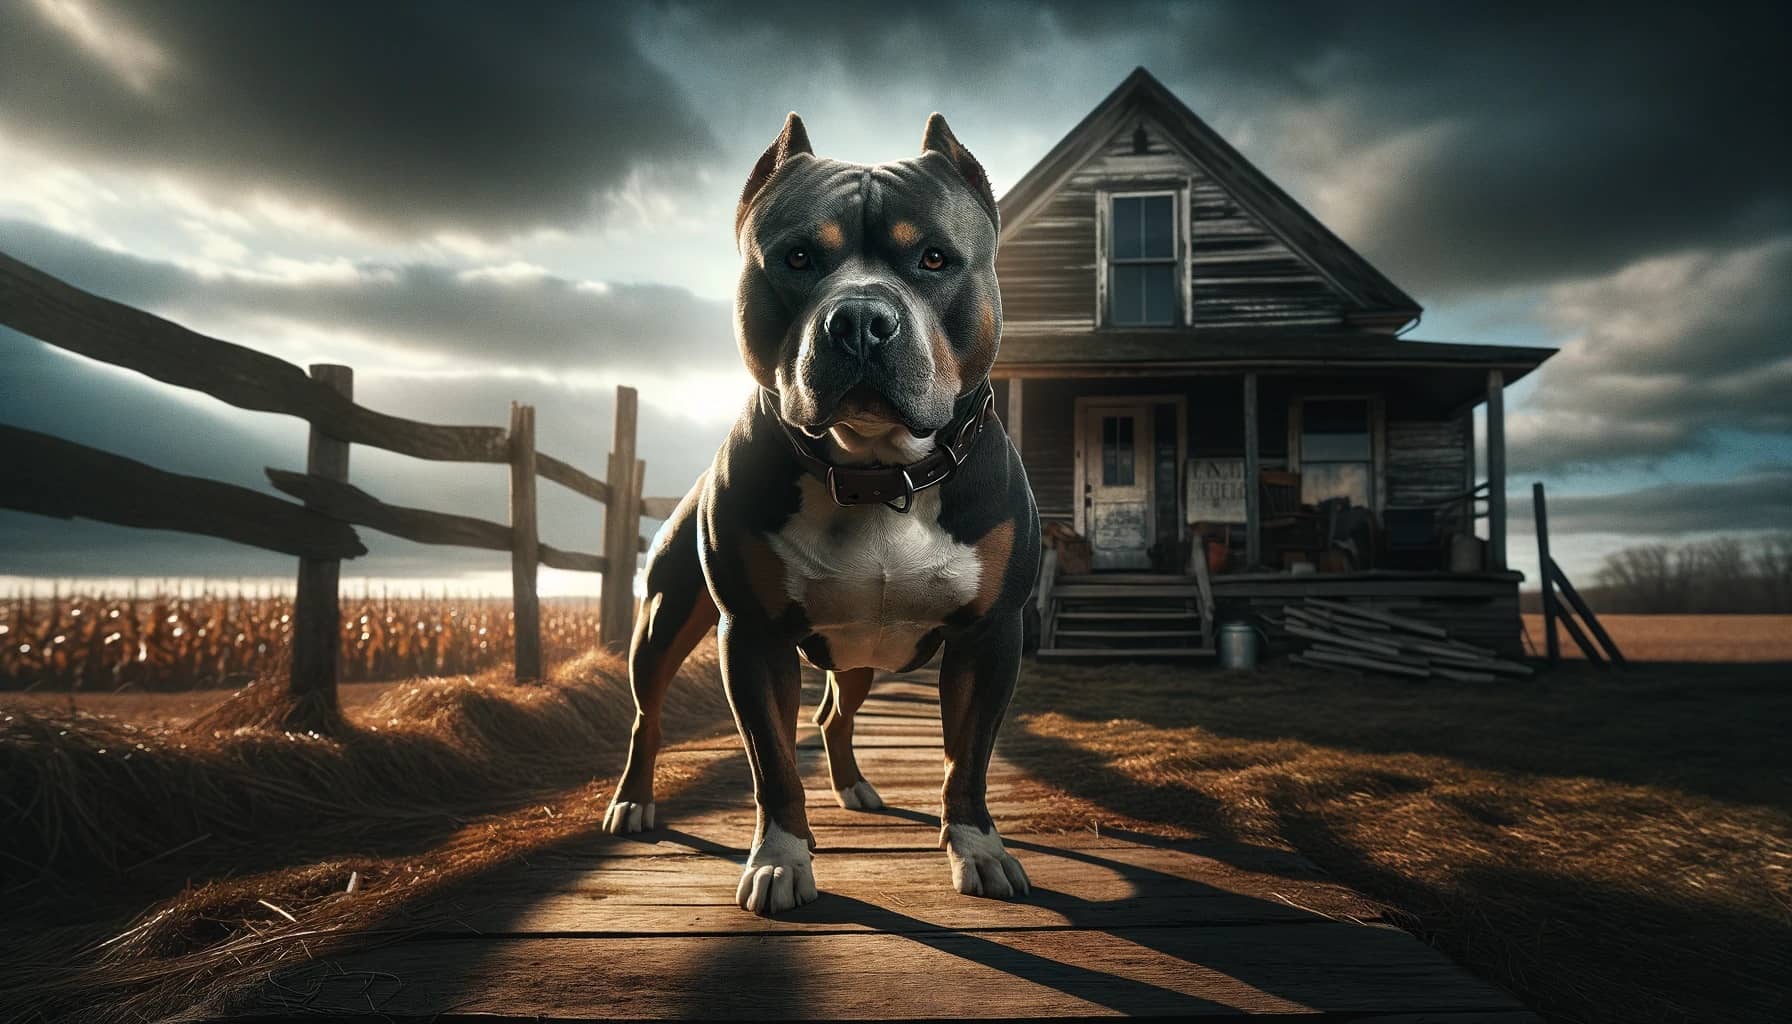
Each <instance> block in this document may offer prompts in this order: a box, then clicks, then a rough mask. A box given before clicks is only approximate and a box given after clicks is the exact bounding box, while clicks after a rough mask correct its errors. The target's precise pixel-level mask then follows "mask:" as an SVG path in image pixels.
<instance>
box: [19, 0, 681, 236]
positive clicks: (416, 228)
mask: <svg viewBox="0 0 1792 1024" xmlns="http://www.w3.org/2000/svg"><path fill="white" fill-rule="evenodd" d="M624 9H625V8H624V6H623V5H617V6H616V7H615V8H610V7H608V6H607V5H595V4H593V5H587V4H576V3H545V4H529V5H527V7H525V8H513V7H509V6H506V5H500V4H484V3H451V2H437V0H415V2H381V3H375V4H333V3H292V2H272V3H238V2H235V0H185V2H181V3H172V4H104V5H102V4H88V3H80V2H75V0H21V2H17V3H9V4H5V5H0V38H4V39H5V40H6V41H5V42H4V43H0V55H3V59H0V131H4V132H5V133H6V134H7V135H9V136H12V137H14V138H15V139H18V140H22V141H24V142H27V143H30V144H33V145H40V146H42V147H44V148H46V149H49V150H52V151H54V152H56V153H59V154H61V155H63V156H64V157H66V158H67V159H70V160H76V161H93V162H96V163H100V164H105V165H114V166H123V167H129V168H134V169H141V170H143V171H152V172H163V173H167V174H170V175H173V176H175V177H178V178H185V179H191V180H193V181H195V182H197V183H199V184H202V185H204V186H206V187H208V188H211V189H214V190H216V191H218V192H219V194H220V196H221V197H222V198H223V201H226V202H237V201H241V200H242V199H243V198H245V197H248V196H253V195H256V194H263V193H272V194H273V195H274V196H276V197H278V198H280V199H282V200H284V201H286V202H288V203H290V204H293V205H296V206H300V207H318V208H321V209H322V210H324V211H326V212H328V213H330V214H334V215H337V216H339V217H341V218H344V219H347V220H349V221H351V222H354V223H356V224H359V225H364V226H366V227H368V228H370V229H374V230H378V231H382V232H395V233H403V234H416V235H428V234H432V233H436V232H466V233H471V234H476V235H495V236H505V235H509V234H512V233H516V232H521V231H526V230H531V229H541V228H554V229H564V228H569V227H574V226H577V225H578V224H579V223H580V222H582V221H584V220H585V219H587V218H588V217H591V216H593V215H601V214H602V213H604V212H605V211H606V210H607V209H608V208H609V206H610V205H611V204H612V203H613V202H615V200H616V195H617V193H620V192H622V191H624V190H625V189H627V188H629V187H630V178H631V176H633V175H636V174H638V173H640V174H653V175H655V176H660V177H663V178H664V179H665V183H667V184H672V185H677V184H681V183H684V182H686V181H688V179H687V178H685V177H684V176H683V175H684V170H683V169H684V168H687V167H688V165H689V162H690V161H691V160H693V159H695V158H700V157H701V156H702V155H704V154H705V153H706V152H707V151H708V150H709V148H710V146H711V139H710V135H709V131H708V128H707V126H706V124H705V123H704V121H703V120H702V118H701V117H700V116H699V115H698V113H697V112H696V111H694V110H692V109H691V108H690V106H689V105H688V104H687V103H686V102H685V101H684V100H683V98H682V96H681V94H680V93H679V90H678V88H677V85H676V84H675V82H674V81H673V80H672V78H671V77H670V76H669V75H668V74H667V73H666V72H665V71H663V70H661V69H660V68H658V67H655V66H654V65H652V64H651V63H649V62H648V61H647V60H646V59H644V58H643V57H642V55H641V54H640V53H639V52H638V51H637V50H636V48H635V46H634V45H633V43H632V41H631V34H630V29H629V25H628V24H627V22H626V20H622V19H618V18H616V17H615V16H614V15H615V14H616V13H618V12H621V11H623V10H624Z"/></svg>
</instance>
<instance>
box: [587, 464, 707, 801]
mask: <svg viewBox="0 0 1792 1024" xmlns="http://www.w3.org/2000/svg"><path fill="white" fill-rule="evenodd" d="M702 490H703V480H701V479H699V480H698V481H697V486H695V487H693V488H692V489H691V492H690V493H689V494H687V495H685V497H684V500H683V501H680V502H679V503H678V508H677V509H676V510H674V511H673V513H672V517H671V518H670V519H668V520H666V524H665V525H664V526H663V527H661V528H660V532H659V534H658V536H656V537H655V538H654V542H653V549H652V551H651V552H650V553H649V554H648V557H647V596H646V599H645V600H644V601H642V603H641V610H640V611H639V612H637V613H636V614H635V632H634V636H633V638H632V639H631V641H630V643H629V649H628V680H629V686H630V687H631V688H632V689H633V690H634V694H635V724H634V730H633V732H632V733H631V734H630V736H629V743H628V764H627V766H626V767H625V768H624V769H623V772H622V780H621V781H620V782H618V783H617V784H616V795H615V797H614V798H613V799H612V800H611V801H610V807H609V810H608V811H606V812H605V813H604V831H606V832H611V833H617V834H620V833H624V832H640V831H642V830H643V829H650V828H653V827H654V825H655V821H654V806H653V766H654V761H655V760H656V759H657V758H658V756H659V752H660V712H661V710H662V709H663V708H664V706H665V703H666V690H667V688H668V687H669V686H670V685H671V684H672V677H673V676H674V675H676V674H677V673H678V667H679V666H680V665H682V664H684V659H685V658H686V657H687V656H688V655H689V654H690V653H691V649H692V648H694V647H696V646H697V643H698V641H700V640H702V639H703V636H704V634H706V633H708V632H709V630H710V628H711V627H712V626H714V625H715V624H716V619H717V617H718V616H717V612H716V605H715V601H713V600H711V598H710V596H709V585H708V584H707V583H706V582H705V581H704V578H703V565H702V563H701V561H700V560H699V557H698V551H697V496H698V495H699V494H700V493H701V492H702Z"/></svg>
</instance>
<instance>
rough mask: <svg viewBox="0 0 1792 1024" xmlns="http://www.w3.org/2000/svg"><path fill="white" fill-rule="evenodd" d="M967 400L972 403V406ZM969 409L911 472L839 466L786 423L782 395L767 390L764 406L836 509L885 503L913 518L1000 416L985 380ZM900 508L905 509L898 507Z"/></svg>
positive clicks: (896, 468) (971, 395)
mask: <svg viewBox="0 0 1792 1024" xmlns="http://www.w3.org/2000/svg"><path fill="white" fill-rule="evenodd" d="M966 399H968V400H969V401H968V402H966ZM959 401H960V402H964V403H966V405H967V406H968V408H967V409H966V411H965V412H963V413H961V414H959V415H958V416H955V417H953V419H952V422H951V423H948V424H946V427H945V429H943V430H941V431H940V432H939V434H938V435H936V436H938V437H939V438H940V444H939V446H938V447H937V448H935V449H934V450H933V451H932V452H930V453H928V454H927V455H926V456H925V457H924V458H922V459H921V460H920V461H919V462H911V463H909V464H908V465H906V466H836V465H834V464H833V463H831V462H829V461H828V460H826V459H824V458H822V457H821V456H820V455H818V454H816V453H815V451H814V449H812V448H811V447H810V446H809V441H808V439H807V438H806V437H805V436H804V435H803V433H802V432H801V431H799V430H797V429H796V428H795V427H792V426H791V425H790V424H788V423H786V422H784V417H782V416H779V415H778V405H777V402H778V399H777V393H776V392H773V391H770V390H767V389H764V388H761V389H760V392H759V404H760V406H761V408H764V409H766V411H768V412H769V413H770V414H771V416H772V418H773V419H776V420H777V421H778V425H779V426H780V427H783V428H784V436H786V437H788V438H790V444H791V447H793V448H795V449H796V454H797V461H798V462H799V463H801V464H802V467H803V468H804V469H805V470H808V472H809V474H810V475H812V476H814V477H815V478H816V479H818V480H820V481H821V483H822V486H824V487H826V488H827V490H828V496H829V497H831V498H833V499H834V504H836V505H842V506H845V505H869V504H872V503H873V502H881V503H883V504H884V505H888V506H889V507H890V508H892V509H895V510H896V511H898V512H902V513H907V512H908V511H909V510H910V509H912V508H913V507H914V505H915V494H916V493H917V492H919V491H924V490H926V489H927V488H929V487H932V486H933V485H934V484H937V483H940V482H942V481H944V480H945V479H946V478H947V477H949V476H951V475H952V474H953V473H954V472H956V471H957V470H958V467H959V465H960V464H962V463H963V462H964V460H965V456H967V455H969V454H970V452H971V449H972V448H973V447H975V446H976V444H977V439H978V438H979V437H982V436H983V428H984V427H985V426H986V425H987V424H988V423H989V417H990V414H991V413H992V412H994V411H995V406H996V392H995V388H994V387H992V386H991V385H990V383H989V381H988V379H985V380H984V381H983V383H982V384H980V385H978V386H977V388H976V389H974V390H972V391H971V392H970V393H969V394H968V395H966V396H964V397H962V398H960V399H959ZM898 502H900V504H898Z"/></svg>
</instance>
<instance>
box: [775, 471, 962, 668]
mask: <svg viewBox="0 0 1792 1024" xmlns="http://www.w3.org/2000/svg"><path fill="white" fill-rule="evenodd" d="M800 486H801V488H802V497H803V505H802V509H801V511H799V512H798V513H797V514H796V515H795V516H792V517H791V519H790V521H789V522H788V523H786V524H785V525H784V528H783V529H782V530H780V531H779V532H778V533H776V534H774V535H773V536H771V537H770V538H769V541H770V544H771V546H772V549H773V550H774V551H776V552H777V554H778V556H779V558H780V559H781V560H782V561H783V563H784V589H785V592H786V594H787V595H788V596H789V597H790V599H791V600H792V601H795V602H797V603H798V604H801V605H802V606H803V608H804V610H805V611H806V612H807V613H808V617H809V624H810V628H811V629H813V630H814V631H815V632H816V633H817V634H819V635H821V636H822V637H823V638H824V639H826V640H827V644H828V654H829V656H830V657H831V658H832V659H833V662H834V667H835V668H838V669H849V668H881V669H899V668H902V667H904V666H906V665H907V664H908V663H909V662H910V661H912V660H913V659H914V655H915V648H916V645H917V644H918V643H919V642H920V640H921V638H922V637H923V636H925V635H926V634H927V633H928V631H930V630H932V629H934V628H936V627H938V626H939V625H940V623H941V622H942V621H943V620H944V619H945V617H946V616H947V615H948V614H950V613H951V612H953V611H956V610H957V609H959V608H961V607H963V606H964V605H965V604H967V603H968V602H969V601H970V600H971V599H972V598H973V597H974V596H975V595H976V593H977V588H978V584H979V582H980V580H981V577H982V565H981V563H980V562H979V560H978V558H977V549H976V548H974V547H972V546H971V545H969V544H960V543H959V542H957V541H955V540H953V539H952V537H951V535H950V534H948V533H947V532H946V531H945V529H944V528H943V527H941V526H940V522H939V512H940V494H939V491H938V489H929V490H926V491H922V492H921V493H919V494H917V495H915V504H914V508H913V509H911V510H910V512H909V514H907V515H903V514H901V513H898V512H895V511H893V510H891V509H888V508H885V507H884V506H882V505H854V506H851V507H849V508H841V507H840V506H838V505H836V504H834V502H833V499H832V498H830V497H828V494H827V491H826V489H824V488H823V486H822V484H821V482H820V481H818V480H816V479H814V478H813V477H809V476H804V477H803V479H802V483H801V485H800Z"/></svg>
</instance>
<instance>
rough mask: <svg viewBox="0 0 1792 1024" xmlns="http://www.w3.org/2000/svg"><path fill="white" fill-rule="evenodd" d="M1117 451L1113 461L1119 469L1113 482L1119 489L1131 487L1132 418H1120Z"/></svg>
mask: <svg viewBox="0 0 1792 1024" xmlns="http://www.w3.org/2000/svg"><path fill="white" fill-rule="evenodd" d="M1119 449H1120V450H1119V451H1117V452H1115V453H1114V454H1115V461H1116V462H1117V463H1118V464H1119V467H1120V468H1119V471H1118V472H1117V473H1115V474H1114V482H1115V483H1116V484H1118V485H1119V486H1121V487H1131V486H1132V472H1133V465H1132V454H1133V452H1132V417H1131V416H1122V417H1120V444H1119Z"/></svg>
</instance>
